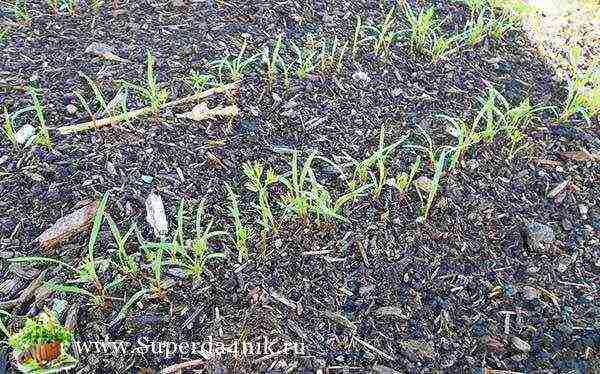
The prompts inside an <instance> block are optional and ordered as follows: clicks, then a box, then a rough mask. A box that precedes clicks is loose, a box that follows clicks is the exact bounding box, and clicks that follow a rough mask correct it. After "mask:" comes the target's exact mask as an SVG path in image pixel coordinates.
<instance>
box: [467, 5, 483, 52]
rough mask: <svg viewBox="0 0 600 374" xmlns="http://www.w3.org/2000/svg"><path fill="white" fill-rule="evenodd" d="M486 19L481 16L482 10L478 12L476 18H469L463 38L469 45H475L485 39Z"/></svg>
mask: <svg viewBox="0 0 600 374" xmlns="http://www.w3.org/2000/svg"><path fill="white" fill-rule="evenodd" d="M486 22H487V21H486V19H485V17H484V16H483V12H482V13H480V14H479V16H478V17H477V20H475V21H473V20H470V21H469V22H468V23H467V26H466V27H465V31H464V39H465V41H466V42H467V43H468V44H469V45H470V46H471V47H473V46H475V45H477V44H479V43H480V42H482V41H483V39H485V36H486V35H487V32H488V27H487V24H486Z"/></svg>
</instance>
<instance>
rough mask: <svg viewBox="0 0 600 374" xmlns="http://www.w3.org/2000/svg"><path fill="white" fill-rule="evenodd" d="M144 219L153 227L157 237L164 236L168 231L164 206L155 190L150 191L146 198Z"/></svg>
mask: <svg viewBox="0 0 600 374" xmlns="http://www.w3.org/2000/svg"><path fill="white" fill-rule="evenodd" d="M146 221H147V222H148V223H149V224H150V226H152V228H153V229H154V235H155V236H156V237H157V238H160V237H164V236H165V235H167V232H168V231H169V224H168V222H167V216H166V215H165V206H164V205H163V201H162V198H161V197H160V195H158V194H157V193H155V192H151V193H150V195H148V198H147V199H146Z"/></svg>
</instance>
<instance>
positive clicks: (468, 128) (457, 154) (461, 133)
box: [438, 115, 481, 169]
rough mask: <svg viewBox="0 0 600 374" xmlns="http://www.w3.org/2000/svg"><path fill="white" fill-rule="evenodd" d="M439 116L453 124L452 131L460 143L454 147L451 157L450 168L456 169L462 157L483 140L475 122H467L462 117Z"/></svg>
mask: <svg viewBox="0 0 600 374" xmlns="http://www.w3.org/2000/svg"><path fill="white" fill-rule="evenodd" d="M438 117H439V118H441V119H443V120H445V121H447V122H448V123H449V124H450V125H451V127H452V131H453V133H454V135H455V136H456V138H457V140H458V144H457V145H456V146H455V147H453V152H452V157H450V169H454V168H455V167H456V166H457V165H458V163H459V162H460V160H461V159H462V156H463V154H464V153H465V152H467V151H468V150H469V149H470V148H471V147H472V146H474V145H475V144H477V143H478V142H479V141H480V140H481V136H480V134H479V133H478V132H477V131H476V129H475V126H474V125H473V124H471V123H467V122H466V121H465V120H463V119H462V118H453V117H449V116H446V115H440V116H438Z"/></svg>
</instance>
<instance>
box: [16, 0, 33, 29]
mask: <svg viewBox="0 0 600 374" xmlns="http://www.w3.org/2000/svg"><path fill="white" fill-rule="evenodd" d="M12 12H13V14H14V16H15V18H16V19H17V21H18V22H21V23H25V24H30V23H31V15H30V14H29V8H28V7H27V1H25V0H15V2H14V5H13V7H12Z"/></svg>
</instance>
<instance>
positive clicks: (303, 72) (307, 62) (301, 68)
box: [292, 42, 318, 79]
mask: <svg viewBox="0 0 600 374" xmlns="http://www.w3.org/2000/svg"><path fill="white" fill-rule="evenodd" d="M292 51H294V53H295V54H296V64H297V67H296V75H297V76H298V78H300V79H306V78H308V76H309V75H310V74H311V73H312V72H313V71H315V68H316V67H317V65H316V60H317V57H318V56H317V51H315V50H314V49H312V48H307V47H304V48H302V49H301V48H300V47H298V46H297V45H296V44H295V43H294V42H292Z"/></svg>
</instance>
